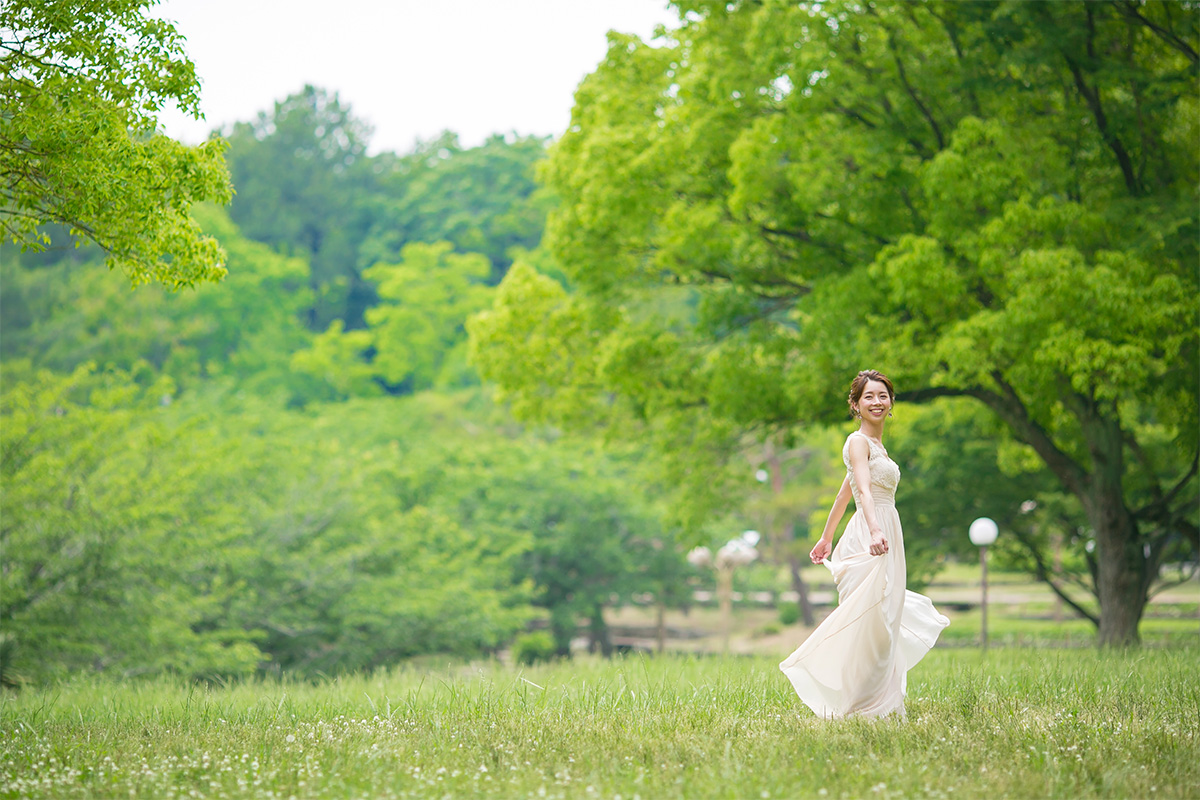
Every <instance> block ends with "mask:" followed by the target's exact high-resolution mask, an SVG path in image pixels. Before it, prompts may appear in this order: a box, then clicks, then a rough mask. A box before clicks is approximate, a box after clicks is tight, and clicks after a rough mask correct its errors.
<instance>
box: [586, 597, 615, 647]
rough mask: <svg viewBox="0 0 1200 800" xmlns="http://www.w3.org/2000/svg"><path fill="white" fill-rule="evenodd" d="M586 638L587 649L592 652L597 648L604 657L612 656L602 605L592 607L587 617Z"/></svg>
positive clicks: (610, 641)
mask: <svg viewBox="0 0 1200 800" xmlns="http://www.w3.org/2000/svg"><path fill="white" fill-rule="evenodd" d="M588 639H589V642H588V650H590V651H591V652H593V653H594V652H596V651H597V650H599V651H600V653H601V654H602V655H603V656H604V657H605V658H611V657H612V654H613V646H612V640H611V639H610V638H609V637H608V624H607V623H605V621H604V606H596V607H595V608H593V609H592V614H591V616H590V617H588Z"/></svg>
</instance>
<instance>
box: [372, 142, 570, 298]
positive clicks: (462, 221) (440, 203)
mask: <svg viewBox="0 0 1200 800" xmlns="http://www.w3.org/2000/svg"><path fill="white" fill-rule="evenodd" d="M545 154H546V141H545V140H543V139H539V138H536V137H517V138H514V139H511V140H510V139H507V138H505V137H502V136H492V137H489V138H488V139H487V141H485V142H484V143H483V144H482V145H480V146H479V147H473V148H463V147H462V146H461V145H460V144H459V143H458V138H457V137H456V136H454V135H453V134H451V133H445V134H443V135H442V136H440V137H438V138H437V139H434V140H432V141H429V142H420V143H418V144H417V147H416V148H415V149H414V150H413V152H412V153H409V154H407V155H404V156H400V157H395V156H390V155H388V156H383V157H380V158H379V159H378V163H379V164H380V168H381V171H382V173H383V177H382V178H381V179H380V197H379V199H378V201H377V202H378V203H379V205H378V207H376V208H374V209H373V220H374V222H373V227H372V230H371V234H370V237H369V238H368V240H367V241H365V242H364V243H363V245H362V248H361V252H362V257H361V259H360V260H361V261H362V262H363V263H368V264H370V263H374V262H376V261H385V262H389V261H393V260H395V258H396V257H397V256H398V255H401V252H402V251H403V249H404V247H405V246H406V245H407V244H408V243H410V242H426V243H429V244H432V243H434V242H439V241H448V242H451V243H452V244H453V245H454V249H455V250H457V251H459V252H463V253H481V254H483V255H484V256H486V257H487V259H488V262H489V263H490V265H491V269H490V272H489V275H488V282H489V283H492V284H495V283H496V282H498V281H499V280H500V278H502V277H504V274H505V273H506V272H507V271H508V267H509V265H511V264H512V252H511V251H512V250H513V249H514V248H519V249H531V248H533V247H536V246H537V244H538V243H539V242H540V241H541V238H542V228H543V226H544V225H545V220H546V212H547V211H548V210H549V208H550V206H551V201H550V198H549V197H548V196H547V195H546V193H545V192H539V191H538V190H537V186H536V184H535V183H534V167H535V166H536V165H537V164H538V163H539V162H541V160H542V159H543V158H544V157H545Z"/></svg>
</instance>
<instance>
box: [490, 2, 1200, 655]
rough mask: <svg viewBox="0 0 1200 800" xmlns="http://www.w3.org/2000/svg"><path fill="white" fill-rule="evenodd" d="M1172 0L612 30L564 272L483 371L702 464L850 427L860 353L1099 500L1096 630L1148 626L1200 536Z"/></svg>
mask: <svg viewBox="0 0 1200 800" xmlns="http://www.w3.org/2000/svg"><path fill="white" fill-rule="evenodd" d="M1174 8H1175V7H1174V6H1172V5H1171V4H1147V5H1145V6H1134V5H1131V4H1122V3H1083V2H1065V3H1026V4H1018V5H1015V6H1014V5H1011V4H1005V3H971V4H959V3H943V2H937V3H925V4H921V5H908V4H893V5H889V6H882V7H875V6H862V5H861V4H857V3H851V2H846V3H841V2H834V3H821V4H815V3H814V4H807V3H805V4H799V5H792V6H785V5H779V4H771V3H767V4H709V3H698V4H690V5H687V6H685V7H681V12H682V13H681V27H680V28H679V29H678V30H677V31H672V32H669V33H668V34H667V35H666V36H665V38H664V39H663V40H662V41H660V42H657V43H655V44H654V45H653V46H652V45H649V44H645V43H643V42H641V41H639V40H637V39H636V38H634V37H626V36H619V35H616V34H614V35H612V36H611V38H610V47H609V52H608V56H607V58H606V59H605V61H604V62H603V63H601V65H600V66H599V67H598V68H597V70H596V71H595V72H594V73H592V74H591V75H589V76H588V77H587V78H586V79H585V81H584V82H583V83H582V84H581V85H580V87H579V90H578V92H577V94H576V106H575V110H574V112H573V117H572V125H571V127H570V129H569V130H568V131H567V133H566V134H565V135H564V136H563V137H562V139H561V140H560V141H559V142H558V143H557V144H556V145H555V147H554V148H553V151H552V154H551V157H550V159H549V161H548V163H547V165H546V167H545V169H544V175H545V177H546V180H547V182H548V184H549V187H550V188H551V189H552V190H553V191H554V192H555V193H556V195H557V196H558V197H559V198H560V203H561V204H560V206H559V207H558V208H557V209H556V210H555V211H554V212H553V213H552V215H551V217H550V220H549V222H548V226H547V245H548V247H549V249H550V251H551V253H552V255H553V256H554V257H555V258H556V260H557V262H558V266H559V268H560V269H561V270H562V273H563V274H564V275H565V278H566V283H567V285H568V286H569V287H570V289H569V290H568V289H567V288H564V287H559V286H557V285H555V282H554V281H552V280H551V279H549V278H546V277H541V276H538V275H536V274H535V273H534V272H531V271H527V270H522V271H519V270H517V269H514V270H513V271H511V272H510V274H509V276H508V277H507V278H506V280H505V282H504V284H502V285H501V289H500V292H499V293H498V295H497V304H496V307H495V308H494V310H492V311H490V312H488V314H487V315H485V316H483V317H481V318H480V319H479V321H478V323H477V324H473V325H472V328H471V333H472V337H473V339H476V341H475V342H473V347H474V348H475V350H474V352H475V353H476V363H477V364H478V365H479V366H480V369H481V372H482V373H483V375H484V376H485V377H486V378H487V379H489V380H492V381H495V382H496V383H497V384H498V385H499V386H500V388H501V390H502V391H503V393H504V396H506V397H508V398H511V400H512V402H513V407H514V410H516V411H517V412H518V413H521V414H524V415H527V416H530V417H532V418H537V419H545V420H553V421H555V422H558V423H560V424H567V425H574V424H577V423H578V422H579V421H583V422H584V423H585V424H591V423H593V422H595V421H596V420H600V421H602V422H609V423H610V424H612V425H615V426H617V427H619V428H620V429H621V430H622V431H623V433H622V434H621V435H631V432H632V431H635V430H636V431H639V434H637V435H644V434H641V433H640V431H642V430H643V429H644V430H646V431H648V434H646V439H647V440H648V441H654V442H656V443H658V445H659V448H660V449H661V450H662V451H663V452H664V453H666V454H668V457H669V459H670V460H673V461H676V462H677V463H680V464H681V465H682V466H681V467H679V471H680V472H683V473H688V472H690V473H691V474H692V475H697V474H705V473H709V472H710V470H711V469H712V468H711V465H712V464H713V463H716V462H719V461H721V460H723V459H727V458H728V457H729V455H730V454H731V453H734V452H737V450H738V449H739V448H740V447H741V446H743V445H744V443H745V441H746V438H753V439H755V440H758V441H762V440H764V439H772V438H774V437H779V438H780V440H781V441H783V442H785V443H787V442H790V441H792V440H794V439H795V438H796V435H797V428H798V427H803V426H805V425H807V424H810V423H812V422H821V421H831V420H833V419H837V418H839V417H841V415H842V413H844V406H843V405H842V404H841V402H840V400H839V399H838V398H840V397H841V396H842V395H843V393H844V391H845V389H844V386H845V384H846V383H847V382H848V379H849V378H850V377H851V376H852V375H854V374H855V372H857V371H858V370H859V369H862V368H864V367H868V366H870V367H875V368H879V369H882V370H883V371H885V372H887V373H888V374H890V375H891V377H892V378H893V379H894V380H895V381H896V382H897V385H898V386H899V387H900V391H901V394H900V399H901V400H906V399H908V400H912V401H917V402H920V401H926V400H931V399H934V398H937V397H942V396H966V397H971V398H974V399H975V400H977V401H980V402H982V404H984V405H985V406H987V407H988V408H990V409H991V411H992V413H994V414H995V416H996V418H998V419H999V420H1000V421H1001V422H1002V423H1003V425H1004V428H1003V430H1004V431H1005V433H1004V436H1003V437H1001V438H1003V439H1007V438H1008V437H1012V438H1013V439H1015V440H1016V441H1017V442H1019V443H1020V445H1019V447H1023V448H1025V451H1026V453H1027V454H1033V455H1034V456H1035V457H1036V459H1037V460H1038V461H1040V462H1041V464H1042V465H1043V466H1044V469H1045V470H1046V471H1047V472H1048V473H1050V474H1052V475H1053V476H1054V480H1055V481H1056V483H1057V484H1058V486H1057V487H1056V488H1061V489H1062V490H1063V491H1066V492H1068V493H1070V494H1072V495H1074V496H1075V497H1076V498H1077V499H1078V501H1079V503H1080V508H1081V510H1082V514H1083V515H1084V520H1082V521H1085V522H1086V524H1087V525H1089V526H1090V527H1092V528H1093V529H1094V530H1095V532H1096V541H1097V562H1096V563H1097V565H1098V571H1097V575H1098V580H1097V585H1096V588H1097V591H1098V592H1099V593H1100V597H1101V605H1102V608H1103V609H1104V614H1103V615H1102V618H1101V620H1100V632H1101V639H1102V641H1105V642H1109V643H1117V642H1130V641H1133V640H1136V635H1137V634H1136V627H1137V621H1138V618H1139V616H1140V610H1141V608H1142V607H1143V606H1144V605H1145V602H1146V598H1147V594H1148V591H1149V588H1150V586H1151V585H1152V584H1153V582H1154V580H1155V576H1156V575H1157V574H1158V566H1159V565H1160V564H1161V563H1162V559H1163V557H1164V556H1165V554H1166V553H1168V552H1173V553H1174V552H1178V551H1179V550H1180V549H1181V548H1182V549H1188V550H1190V552H1193V553H1194V552H1195V551H1196V549H1197V547H1200V535H1198V533H1197V530H1198V529H1197V522H1198V520H1197V517H1196V513H1195V512H1196V509H1195V504H1194V503H1191V502H1190V499H1189V498H1191V497H1193V496H1194V494H1195V492H1194V487H1195V475H1196V472H1195V469H1194V464H1195V443H1196V441H1197V438H1198V437H1200V431H1198V429H1197V424H1198V423H1197V419H1200V410H1198V408H1197V405H1196V393H1195V391H1194V389H1195V386H1194V377H1195V375H1196V374H1197V373H1200V335H1198V330H1200V328H1198V327H1197V325H1196V324H1195V323H1196V319H1197V314H1198V312H1200V301H1198V300H1197V298H1198V297H1200V283H1198V278H1197V273H1196V270H1195V263H1196V261H1197V258H1200V254H1198V251H1197V242H1198V241H1200V214H1198V212H1197V206H1196V203H1195V186H1196V185H1197V184H1198V183H1200V156H1198V154H1197V150H1196V148H1195V146H1194V143H1195V132H1196V131H1197V130H1198V129H1200V98H1198V96H1197V88H1196V87H1197V85H1198V84H1197V77H1198V73H1197V57H1196V51H1197V49H1200V15H1198V14H1197V13H1196V10H1195V9H1194V8H1193V7H1191V6H1184V7H1179V8H1178V9H1177V10H1173V9H1174ZM655 296H656V297H660V298H665V297H670V298H672V299H674V298H680V299H681V302H680V303H679V306H680V308H681V311H682V313H675V314H671V315H666V316H662V317H658V318H655V317H653V316H649V315H645V314H643V313H641V312H642V309H645V308H647V307H653V306H654V305H655V303H654V302H653V301H651V300H648V299H647V298H650V297H655ZM546 365H549V370H550V371H549V373H548V375H547V374H545V373H543V369H545V368H546ZM947 423H949V420H947ZM643 426H644V427H643ZM984 430H986V429H984ZM697 432H703V433H700V434H697ZM743 437H745V438H743ZM965 438H966V439H971V438H974V435H968V436H966V437H965ZM964 444H965V442H964ZM1007 448H1008V445H1007V444H1005V443H1004V442H1000V443H999V444H998V449H997V451H996V452H997V453H998V454H999V455H998V456H997V458H999V457H1000V456H1003V454H1004V451H1005V450H1006V449H1007ZM986 450H987V448H983V450H981V451H980V452H979V453H978V454H977V455H978V457H977V456H976V455H975V454H972V455H971V462H972V463H971V464H970V465H969V466H967V467H966V469H965V471H968V472H969V471H976V474H978V472H977V471H978V470H979V469H982V468H986V466H987V465H988V462H989V460H990V459H991V458H992V456H991V454H990V453H989V452H984V451H986ZM946 455H952V454H949V453H947V454H946ZM930 466H932V464H930ZM1189 467H1190V468H1189ZM933 469H934V472H935V473H936V471H937V468H936V467H934V468H933ZM1041 469H1042V467H1035V466H1029V465H1027V468H1025V469H1024V470H1023V472H1024V473H1026V474H1027V475H1028V477H1029V478H1035V477H1037V473H1038V472H1039V470H1041ZM1044 475H1045V473H1043V474H1042V476H1041V477H1043V478H1044ZM677 485H679V486H680V487H682V489H683V490H684V492H685V495H684V497H685V499H683V500H681V501H680V502H679V505H686V506H688V507H690V508H693V509H694V508H704V509H707V508H714V507H719V506H720V505H721V504H722V502H728V500H727V499H724V498H728V497H729V494H728V490H729V489H732V488H734V487H737V485H738V484H737V482H736V481H732V482H731V481H719V480H701V481H696V482H694V483H688V482H686V481H685V482H680V483H678V484H677ZM931 485H934V484H931ZM1027 485H1028V481H1025V483H1021V482H1020V481H1018V482H1015V483H1014V484H1012V485H1008V486H1005V487H1004V488H1003V492H1002V493H998V494H1002V495H1003V497H999V496H998V497H997V498H995V500H996V501H1000V500H1002V499H1003V500H1004V501H1005V502H1007V501H1008V500H1009V499H1010V498H1011V499H1015V497H1017V496H1020V494H1019V493H1018V492H1017V489H1018V488H1021V489H1025V488H1027ZM963 488H964V489H965V490H967V491H976V490H977V486H965V487H963ZM722 490H724V491H722ZM988 502H989V503H990V502H992V501H988ZM945 510H948V509H947V508H946V507H945V505H943V507H942V509H941V510H939V511H938V513H939V514H941V513H942V512H943V511H945ZM962 510H963V511H968V510H973V509H965V508H964V509H962ZM1007 513H1008V514H1010V515H1011V514H1012V513H1013V511H1012V509H1011V508H1009V509H1007ZM929 521H930V522H931V523H933V524H940V523H939V521H936V520H929ZM960 524H961V523H960ZM1038 555H1041V554H1040V553H1039V554H1038Z"/></svg>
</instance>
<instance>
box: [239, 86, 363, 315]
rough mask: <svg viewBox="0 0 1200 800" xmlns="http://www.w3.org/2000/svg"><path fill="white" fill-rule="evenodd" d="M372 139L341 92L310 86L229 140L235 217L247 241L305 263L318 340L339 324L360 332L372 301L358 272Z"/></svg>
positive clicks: (242, 124)
mask: <svg viewBox="0 0 1200 800" xmlns="http://www.w3.org/2000/svg"><path fill="white" fill-rule="evenodd" d="M370 133H371V131H370V127H369V126H368V125H367V124H366V123H365V122H363V121H362V120H360V119H358V118H357V117H355V116H354V115H353V113H352V112H351V110H350V108H349V106H346V105H344V104H343V103H342V102H341V100H340V98H339V97H338V95H337V93H336V92H335V93H333V94H332V95H331V94H330V93H329V92H327V91H325V90H324V89H320V88H317V87H314V86H305V87H304V88H303V90H301V91H300V92H298V93H296V94H293V95H290V96H289V97H287V98H286V99H284V100H281V101H279V102H277V103H275V107H274V109H273V111H272V112H271V113H270V114H267V113H260V114H259V115H258V118H257V119H256V120H255V121H254V122H252V123H251V122H239V123H238V124H236V125H234V126H233V129H232V130H230V131H229V132H228V134H227V135H228V139H229V145H230V147H229V154H228V156H227V159H228V161H229V171H230V174H231V175H232V177H233V182H234V186H236V187H237V195H236V196H235V198H234V201H233V204H232V206H231V207H230V215H231V217H232V218H233V221H234V222H236V223H237V224H238V225H239V226H240V227H241V228H242V230H244V231H245V232H246V235H247V236H249V237H250V238H252V239H256V240H258V241H260V242H266V243H269V244H272V245H275V246H277V247H281V248H283V249H284V250H285V252H291V253H294V254H296V255H300V256H303V257H304V258H305V259H306V260H307V261H308V264H309V286H310V288H311V289H312V291H313V295H312V297H311V300H310V302H311V303H312V305H311V306H310V307H309V309H308V310H307V311H308V313H307V319H306V322H307V323H308V325H309V327H310V328H312V329H313V330H324V329H325V328H326V327H328V325H329V324H330V322H331V321H332V320H334V319H342V320H344V321H345V322H346V324H347V326H348V327H352V328H353V327H358V326H359V325H361V321H362V312H363V309H365V308H366V307H367V306H368V305H370V304H371V303H372V302H373V301H374V297H373V295H372V294H371V292H370V289H369V287H367V286H365V285H364V284H363V281H362V278H361V275H360V265H359V263H358V245H359V242H361V241H362V239H363V237H364V236H365V235H366V233H367V231H368V229H369V227H370V225H371V217H370V215H369V214H368V213H367V212H366V205H367V200H368V198H369V197H370V196H371V193H372V192H373V191H374V187H375V182H376V178H375V175H374V172H373V170H372V169H371V168H370V166H369V164H368V159H367V156H366V149H367V142H368V140H369V138H370Z"/></svg>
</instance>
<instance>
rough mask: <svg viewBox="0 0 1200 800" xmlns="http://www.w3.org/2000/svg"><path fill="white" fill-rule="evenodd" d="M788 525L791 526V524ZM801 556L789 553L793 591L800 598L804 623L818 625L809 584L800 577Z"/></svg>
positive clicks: (809, 625)
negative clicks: (810, 597) (810, 596)
mask: <svg viewBox="0 0 1200 800" xmlns="http://www.w3.org/2000/svg"><path fill="white" fill-rule="evenodd" d="M788 527H791V526H790V525H789V526H788ZM803 563H804V562H802V561H801V560H800V556H798V555H797V554H795V553H791V554H789V555H788V566H789V567H790V568H791V573H792V591H794V592H795V593H796V595H797V597H799V598H800V600H799V603H800V617H801V618H802V619H803V620H804V624H805V625H807V626H808V627H810V628H811V627H812V626H813V625H816V624H817V622H816V620H817V618H816V615H815V614H814V613H813V605H812V600H811V599H809V596H808V586H807V585H806V584H805V583H804V579H803V578H801V577H800V565H801V564H803Z"/></svg>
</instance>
